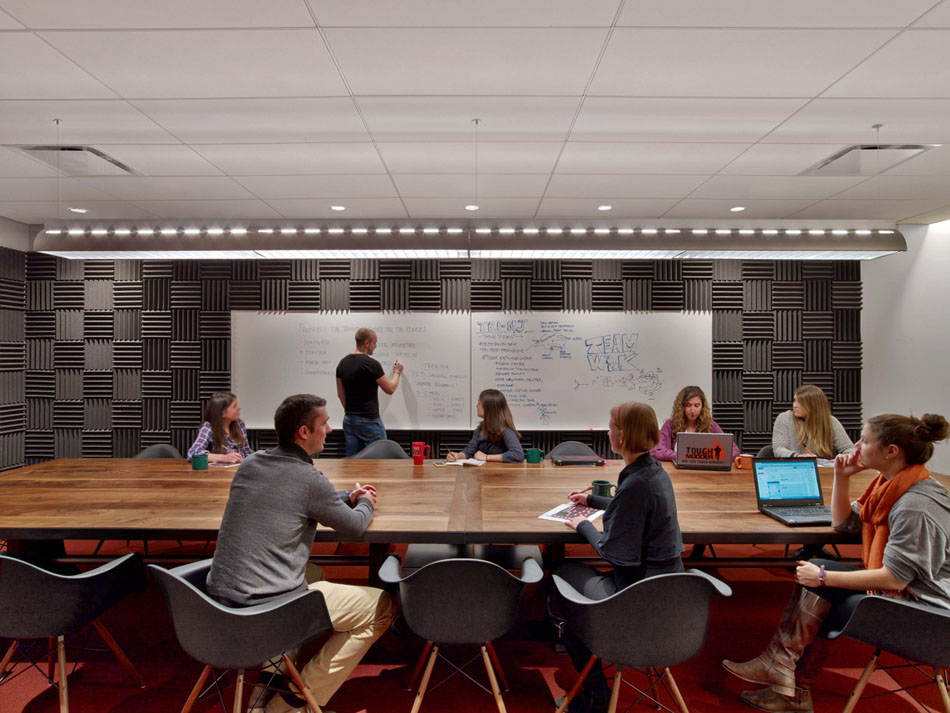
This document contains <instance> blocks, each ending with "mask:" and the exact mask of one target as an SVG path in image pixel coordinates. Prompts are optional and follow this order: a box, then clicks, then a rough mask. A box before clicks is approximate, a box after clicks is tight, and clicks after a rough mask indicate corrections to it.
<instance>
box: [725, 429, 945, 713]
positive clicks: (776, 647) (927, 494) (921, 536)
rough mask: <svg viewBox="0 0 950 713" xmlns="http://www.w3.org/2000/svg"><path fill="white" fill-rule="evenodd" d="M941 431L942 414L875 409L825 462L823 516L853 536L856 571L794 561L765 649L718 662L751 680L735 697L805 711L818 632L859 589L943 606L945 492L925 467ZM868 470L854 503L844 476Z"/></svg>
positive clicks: (842, 613) (816, 665)
mask: <svg viewBox="0 0 950 713" xmlns="http://www.w3.org/2000/svg"><path fill="white" fill-rule="evenodd" d="M948 435H950V426H948V424H947V420H946V419H945V418H944V417H943V416H939V415H936V414H924V416H923V417H921V418H914V417H913V416H899V415H895V414H885V415H882V416H875V417H874V418H871V419H869V420H868V421H867V423H865V424H864V429H863V430H862V431H861V440H860V441H858V443H857V446H856V448H855V451H854V452H853V453H848V454H843V455H839V456H838V457H837V458H836V459H835V472H834V484H833V486H832V491H831V512H832V520H833V521H834V523H835V529H836V530H838V531H841V532H851V533H855V534H856V533H861V541H862V546H863V552H862V562H863V565H864V566H863V567H853V566H851V565H846V564H842V563H841V562H837V561H832V560H822V559H813V560H811V561H810V562H799V563H798V568H797V570H796V572H795V580H796V582H797V583H798V586H796V588H795V592H794V593H793V595H792V598H791V600H790V601H789V603H788V607H787V608H786V610H785V614H784V615H783V616H782V620H781V622H780V623H779V627H778V629H777V630H776V632H775V634H774V635H773V637H772V642H771V643H770V644H769V646H768V648H766V650H765V651H764V652H763V653H762V654H761V655H760V656H759V657H758V658H755V659H752V660H751V661H746V662H744V663H736V662H733V661H723V662H722V665H723V667H724V668H725V669H726V670H727V671H729V672H730V673H732V674H733V675H735V676H738V677H739V678H741V679H743V680H745V681H749V682H751V683H761V684H764V685H767V686H768V688H764V689H761V690H758V691H746V692H744V693H743V694H742V700H743V701H745V702H746V703H747V704H749V705H750V706H752V707H753V708H758V709H759V710H764V711H806V712H808V711H812V702H811V690H810V689H811V684H812V682H813V681H814V680H815V677H816V676H817V675H818V672H819V671H820V670H821V667H822V664H823V662H824V658H825V650H824V649H825V646H826V645H827V641H826V640H825V639H823V638H816V635H817V634H818V633H819V632H820V631H823V630H825V631H827V630H832V629H836V628H840V627H841V626H843V624H844V623H845V622H846V621H847V619H848V617H850V615H851V613H852V612H853V611H854V608H855V607H856V606H857V603H858V601H860V599H861V598H862V597H864V596H865V595H866V593H867V592H881V593H885V594H890V595H893V596H897V597H908V598H913V599H915V600H916V601H919V602H921V603H923V604H927V605H930V606H934V607H938V608H940V609H947V610H950V493H948V492H947V489H946V488H945V487H944V486H943V485H941V484H940V483H939V482H937V481H936V480H934V479H933V478H931V477H930V471H929V470H927V468H926V467H925V465H924V464H925V463H926V462H927V461H928V460H930V457H931V456H932V455H933V451H934V442H935V441H942V440H944V439H945V438H947V436H948ZM865 469H872V470H876V471H878V473H877V475H876V476H875V477H874V479H873V480H872V481H871V484H870V485H868V487H867V488H866V489H865V491H864V493H863V494H862V495H860V496H859V497H858V498H857V500H855V501H853V502H852V501H851V495H852V494H851V492H850V481H851V477H852V476H853V475H855V474H856V473H859V472H861V471H862V470H865Z"/></svg>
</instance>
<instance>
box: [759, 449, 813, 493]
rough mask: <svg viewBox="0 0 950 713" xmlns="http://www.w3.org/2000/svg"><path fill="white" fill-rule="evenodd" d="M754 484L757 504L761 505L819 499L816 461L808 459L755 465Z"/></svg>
mask: <svg viewBox="0 0 950 713" xmlns="http://www.w3.org/2000/svg"><path fill="white" fill-rule="evenodd" d="M755 480H756V487H757V489H758V493H759V500H760V501H763V502H766V501H771V500H818V499H820V498H821V487H820V485H819V483H818V477H817V474H816V468H815V461H814V460H813V459H810V458H790V459H789V460H776V461H756V462H755Z"/></svg>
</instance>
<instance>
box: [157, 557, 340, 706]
mask: <svg viewBox="0 0 950 713" xmlns="http://www.w3.org/2000/svg"><path fill="white" fill-rule="evenodd" d="M148 568H149V570H151V573H152V575H153V576H154V577H155V579H157V580H158V583H159V585H160V586H161V588H162V592H163V594H164V595H165V601H166V602H167V603H168V609H169V611H170V612H171V616H172V622H173V623H174V625H175V634H176V636H177V637H178V642H179V643H180V644H181V647H182V648H183V649H184V650H185V651H186V652H187V653H188V655H189V656H191V657H192V658H194V659H197V660H198V661H200V662H201V663H203V664H205V667H204V670H202V672H201V676H200V677H199V678H198V682H197V683H196V684H195V686H194V688H193V689H192V690H191V694H190V695H189V696H188V700H187V701H186V702H185V706H184V708H182V711H181V713H188V711H190V710H191V707H192V705H194V702H195V700H196V699H197V698H198V694H199V693H200V691H201V687H202V686H203V685H204V683H205V680H206V679H207V678H208V674H209V673H210V672H211V668H212V667H215V668H223V669H237V671H238V673H237V685H236V688H235V691H234V710H235V711H241V710H243V708H242V707H241V703H242V698H243V695H244V669H246V668H254V667H257V666H260V665H261V664H263V663H265V662H266V661H269V660H270V659H273V658H275V657H277V656H281V657H282V659H283V662H284V665H285V666H286V667H287V671H288V673H289V674H290V676H291V678H292V679H293V680H294V683H296V684H297V686H298V688H299V689H300V695H301V696H303V697H304V698H305V699H306V700H307V704H308V705H309V706H310V708H311V709H312V710H313V711H314V713H320V708H319V706H318V705H317V703H316V701H314V700H313V696H312V695H311V694H310V689H308V688H307V687H306V686H305V685H304V683H303V681H302V680H301V678H300V672H299V671H298V670H297V667H296V666H294V663H293V661H291V660H290V658H289V657H288V656H287V654H286V653H284V652H286V651H290V650H292V649H297V648H299V647H300V646H302V645H303V644H304V643H306V642H307V641H309V640H310V639H312V638H313V637H314V636H316V635H317V634H319V633H320V632H322V631H326V630H328V629H330V628H332V627H333V622H332V621H331V619H330V613H329V612H328V611H327V605H326V602H325V601H324V599H323V594H322V593H321V592H318V591H316V590H307V591H304V592H292V593H290V594H285V595H283V596H281V597H278V598H276V599H273V600H271V601H269V602H265V603H263V604H255V605H253V606H249V607H228V606H225V605H223V604H219V603H218V602H216V601H215V600H214V599H212V598H211V597H210V596H208V594H207V590H206V587H205V579H206V578H207V576H208V571H209V570H210V569H211V560H202V561H200V562H193V563H191V564H186V565H183V566H181V567H175V568H174V569H162V568H161V567H158V566H156V565H153V564H152V565H149V566H148Z"/></svg>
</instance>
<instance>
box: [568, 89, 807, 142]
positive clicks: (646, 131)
mask: <svg viewBox="0 0 950 713" xmlns="http://www.w3.org/2000/svg"><path fill="white" fill-rule="evenodd" d="M804 103H805V100H804V99H696V98H690V99H685V98H661V99H655V98H651V99H642V98H629V97H589V98H588V99H586V100H585V101H584V106H583V107H582V108H581V111H580V114H579V115H578V117H577V121H576V123H575V124H574V129H573V130H572V131H571V140H572V141H742V142H751V141H758V140H759V139H760V138H761V137H762V136H764V135H765V134H767V133H768V132H769V131H771V130H772V129H773V128H775V127H776V126H778V125H779V124H780V123H781V122H782V121H784V120H785V119H786V118H787V117H788V116H790V115H791V114H792V113H794V112H795V111H796V110H797V109H799V108H800V107H801V106H802V105H803V104H804ZM697 117H702V121H697Z"/></svg>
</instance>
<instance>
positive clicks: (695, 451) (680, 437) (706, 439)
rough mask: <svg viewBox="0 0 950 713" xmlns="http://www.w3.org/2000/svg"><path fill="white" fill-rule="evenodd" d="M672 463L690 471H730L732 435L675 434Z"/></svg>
mask: <svg viewBox="0 0 950 713" xmlns="http://www.w3.org/2000/svg"><path fill="white" fill-rule="evenodd" d="M673 463H674V465H676V467H677V468H688V469H692V470H732V434H731V433H688V432H686V431H684V432H683V433H677V434H676V460H675V461H673Z"/></svg>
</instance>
